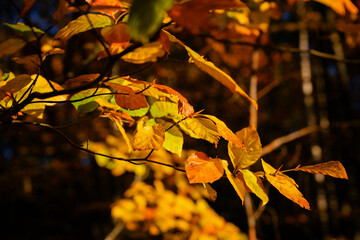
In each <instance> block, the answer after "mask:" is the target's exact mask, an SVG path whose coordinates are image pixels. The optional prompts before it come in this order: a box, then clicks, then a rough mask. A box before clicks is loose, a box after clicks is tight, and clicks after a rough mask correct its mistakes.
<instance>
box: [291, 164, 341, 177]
mask: <svg viewBox="0 0 360 240" xmlns="http://www.w3.org/2000/svg"><path fill="white" fill-rule="evenodd" d="M296 170H298V171H303V172H309V173H318V174H324V175H329V176H331V177H336V178H344V179H348V176H347V174H346V170H345V168H344V166H343V165H342V164H341V163H340V162H338V161H330V162H326V163H319V164H316V165H312V166H304V167H300V168H296Z"/></svg>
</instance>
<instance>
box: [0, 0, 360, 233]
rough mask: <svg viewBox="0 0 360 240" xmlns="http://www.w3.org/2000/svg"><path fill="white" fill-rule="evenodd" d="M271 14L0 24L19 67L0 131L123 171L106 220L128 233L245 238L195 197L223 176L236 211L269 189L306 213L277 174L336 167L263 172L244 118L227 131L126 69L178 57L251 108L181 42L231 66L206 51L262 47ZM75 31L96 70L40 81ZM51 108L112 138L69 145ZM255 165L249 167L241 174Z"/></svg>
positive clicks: (91, 13) (62, 9)
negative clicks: (127, 181)
mask: <svg viewBox="0 0 360 240" xmlns="http://www.w3.org/2000/svg"><path fill="white" fill-rule="evenodd" d="M314 1H316V2H318V3H321V4H324V5H326V6H328V7H330V8H331V9H332V10H333V11H335V12H336V13H337V14H339V15H341V16H345V15H346V14H350V15H351V14H357V13H358V8H357V7H356V6H355V5H354V4H353V3H352V2H351V1H350V0H333V1H330V0H314ZM24 2H25V4H24V6H22V8H21V9H20V13H19V14H20V15H19V16H20V18H21V17H24V19H26V18H25V16H26V14H27V12H28V11H30V9H31V8H32V6H33V4H34V3H35V2H36V1H24ZM297 2H302V3H303V1H295V0H294V1H290V0H289V1H288V4H289V6H295V5H296V4H297ZM307 2H308V1H305V3H307ZM279 11H280V10H279V6H277V4H276V2H268V1H243V2H241V1H236V0H219V1H212V0H190V1H173V0H153V1H141V0H133V1H120V0H119V1H117V0H87V1H86V2H84V4H78V3H77V2H76V1H73V0H70V1H65V0H59V1H58V7H57V11H56V12H55V13H54V14H53V16H52V17H53V21H54V26H55V25H57V26H59V30H58V31H57V32H56V33H55V34H54V35H52V34H50V33H49V32H48V31H49V30H50V29H40V28H37V27H35V26H33V25H31V23H30V22H28V21H23V22H24V23H23V22H18V23H16V24H10V23H4V26H5V27H6V30H7V31H9V32H11V33H12V34H13V35H12V36H14V37H9V38H8V39H3V40H2V42H1V43H0V56H1V57H2V58H7V59H8V61H12V62H14V63H16V64H18V65H20V66H21V69H22V71H18V70H17V69H18V68H17V69H15V68H14V70H13V69H9V70H8V71H7V70H6V69H1V70H0V71H1V81H0V106H1V109H0V124H1V125H2V127H3V126H4V128H2V129H3V130H2V131H3V132H4V133H5V132H6V131H5V128H7V126H10V125H32V126H37V127H39V128H40V129H41V128H45V129H48V130H49V131H51V132H52V133H54V134H57V135H59V136H60V137H61V138H62V139H63V140H64V141H66V142H67V143H68V144H69V145H70V146H72V147H73V148H74V149H77V150H78V151H80V152H82V153H83V154H87V155H91V156H93V157H94V158H95V160H96V162H97V164H98V165H99V166H101V167H104V168H108V169H109V170H110V171H111V172H112V174H113V175H114V176H120V175H123V174H125V173H128V172H131V173H134V175H135V176H136V180H134V182H133V184H132V185H131V186H130V187H129V189H127V190H126V192H125V193H124V197H123V198H121V199H118V200H116V201H115V202H114V203H113V204H112V205H111V214H112V217H113V219H114V220H115V221H116V222H119V223H121V224H122V226H123V228H125V229H127V230H128V231H129V232H134V233H135V232H141V234H143V235H142V236H146V235H147V234H150V235H162V236H165V237H168V238H171V237H174V236H175V235H177V234H180V236H181V239H246V235H245V234H243V233H241V232H240V230H239V229H238V228H237V227H236V226H235V225H233V224H231V223H230V222H227V221H225V220H224V218H223V217H221V216H219V215H218V214H217V213H216V212H215V211H214V210H213V209H212V208H211V207H210V206H209V204H208V202H207V201H206V199H209V200H211V201H216V197H217V192H216V191H215V190H214V188H213V187H212V184H213V183H214V182H215V181H218V180H219V179H224V178H226V179H227V180H228V183H225V182H222V184H230V185H231V186H232V187H233V189H234V191H235V192H236V193H237V195H238V196H239V199H238V201H239V204H244V203H245V202H246V195H248V194H249V193H251V196H254V197H257V198H258V199H259V200H260V201H261V206H266V204H267V203H268V202H269V201H271V199H269V195H268V188H265V187H264V185H268V184H269V183H270V184H271V185H272V186H273V187H274V188H275V189H277V190H278V191H279V193H281V194H282V195H283V196H285V197H286V198H288V199H289V200H291V201H292V202H294V203H295V204H297V205H299V206H300V207H302V208H305V209H308V210H310V209H311V208H312V206H310V204H309V202H308V201H307V200H306V197H304V195H303V194H302V193H301V189H299V186H298V184H297V183H296V181H295V180H294V179H293V178H291V177H290V176H288V175H286V173H287V172H290V171H294V172H295V171H299V172H305V173H310V174H322V175H327V176H331V177H334V178H342V179H348V176H347V173H346V171H345V169H344V167H343V166H342V164H341V163H340V162H338V161H330V162H322V163H315V164H308V165H305V166H303V165H299V164H298V166H297V167H295V168H292V169H283V168H282V166H280V167H278V168H275V166H273V164H272V163H271V162H269V161H267V160H266V156H264V152H263V148H262V143H261V139H260V137H259V133H258V132H257V128H256V124H257V122H256V121H255V122H251V123H250V124H249V126H247V127H245V128H243V129H231V128H230V127H228V125H227V123H226V122H224V121H222V120H221V116H214V115H210V114H206V109H205V110H203V109H196V107H194V106H193V105H192V101H191V98H187V97H185V95H183V94H182V92H181V90H178V89H174V88H173V87H171V86H172V84H171V83H169V82H160V83H159V82H158V81H157V79H155V78H152V79H142V78H139V77H138V76H140V75H137V73H138V72H141V71H143V69H146V67H147V64H150V65H151V64H152V63H156V62H165V63H166V62H167V61H174V59H175V60H176V58H177V57H178V55H179V54H178V52H182V54H183V55H184V53H185V55H186V54H187V57H186V60H185V61H183V60H179V62H181V61H182V62H181V63H179V64H189V65H193V66H194V67H196V68H197V69H198V70H199V71H202V72H203V73H205V74H207V75H208V76H209V77H211V78H212V79H213V80H214V81H217V82H219V83H220V84H221V85H223V86H224V87H225V88H226V89H227V90H226V92H224V94H227V95H230V94H233V95H234V98H235V99H237V100H239V99H240V101H241V104H243V105H244V106H246V107H249V108H252V111H253V112H255V113H256V111H257V110H258V103H257V97H256V96H254V95H252V94H250V93H248V92H249V91H248V89H247V88H244V87H243V86H244V84H240V83H239V80H238V79H233V77H232V76H231V74H230V73H229V72H228V71H227V70H226V69H225V68H220V67H218V66H216V64H214V63H213V62H212V61H210V60H208V59H207V58H205V57H204V56H202V54H201V53H199V52H197V51H196V50H194V49H195V48H193V47H192V46H191V44H188V43H187V42H186V41H185V40H186V38H185V37H186V36H188V35H190V36H199V37H204V38H208V40H209V43H210V45H211V46H213V47H214V51H215V52H216V51H217V52H220V55H221V57H220V58H222V61H223V62H225V63H228V65H230V66H231V65H232V66H236V65H237V63H236V62H234V61H237V60H236V59H233V58H232V57H231V56H230V55H231V53H229V52H226V51H225V50H224V49H222V46H221V45H218V44H220V43H225V42H229V43H231V42H234V43H235V42H237V41H247V43H248V44H250V45H253V46H255V47H256V46H259V45H260V44H268V43H269V38H268V37H267V34H268V31H269V24H270V21H272V20H274V19H278V18H279V14H280V13H279ZM69 16H72V17H71V19H70V18H69ZM83 34H89V35H92V36H93V37H94V38H95V39H96V41H95V43H94V42H93V43H92V45H91V46H90V47H89V48H88V49H87V51H89V52H90V53H89V54H90V55H91V58H92V59H90V60H89V64H91V62H100V63H101V68H102V69H99V68H97V69H95V70H94V72H87V73H81V74H80V75H76V74H74V72H72V73H71V74H68V73H64V74H63V75H62V76H61V77H60V78H59V77H57V79H52V78H51V77H50V75H49V74H48V73H47V72H46V70H45V67H44V66H45V64H47V63H48V61H50V60H51V59H54V57H55V56H56V57H60V59H65V56H66V55H67V54H70V52H68V51H69V50H68V49H67V48H68V46H69V45H70V44H71V41H72V39H74V38H76V37H77V36H82V35H83ZM185 42H186V43H185ZM27 44H35V45H36V53H34V54H30V55H27V54H26V51H22V49H24V48H25V47H26V45H27ZM51 61H53V60H51ZM119 62H122V63H128V64H129V63H131V64H133V65H134V66H135V67H134V68H133V69H134V71H133V70H131V71H123V72H124V73H125V72H126V74H123V73H122V72H121V73H120V72H119V71H118V70H117V69H118V68H119V65H118V63H119ZM217 62H219V61H217ZM260 64H261V63H260ZM254 68H255V69H254ZM164 69H165V67H164ZM253 70H256V67H253ZM183 81H186V80H185V79H184V80H183ZM225 88H224V89H225ZM55 107H56V109H57V110H56V111H64V112H65V111H68V108H69V107H70V108H71V109H72V111H76V114H75V115H74V114H73V115H71V118H72V119H70V117H69V119H68V120H69V122H70V121H71V122H73V121H74V119H73V118H74V116H76V118H77V119H75V120H76V121H77V122H79V123H80V122H81V121H87V120H86V119H89V117H90V118H91V119H99V118H106V119H108V121H109V123H110V124H112V126H114V127H113V132H111V133H109V134H108V135H107V136H106V137H105V138H104V139H103V140H102V141H98V139H86V141H83V142H81V143H79V142H78V140H72V139H70V138H69V137H68V136H67V135H66V134H65V133H64V132H63V131H62V129H61V128H60V127H58V126H55V125H53V124H52V123H51V122H49V121H48V118H47V117H46V112H47V109H48V108H55ZM84 119H85V120H84ZM90 131H91V129H90ZM187 139H196V140H197V141H206V142H208V143H210V144H212V145H213V147H214V148H216V147H217V146H218V144H219V142H220V141H224V142H226V144H227V157H218V155H214V156H211V155H210V154H209V153H205V152H202V151H199V150H196V149H185V148H184V144H185V143H186V142H185V141H186V140H187ZM192 141H194V140H192ZM272 150H273V149H272ZM219 155H220V154H219ZM221 156H224V155H223V154H221ZM260 163H261V164H260ZM255 164H258V165H257V166H258V167H257V168H253V167H254V165H255ZM259 166H260V168H259ZM255 169H256V170H255Z"/></svg>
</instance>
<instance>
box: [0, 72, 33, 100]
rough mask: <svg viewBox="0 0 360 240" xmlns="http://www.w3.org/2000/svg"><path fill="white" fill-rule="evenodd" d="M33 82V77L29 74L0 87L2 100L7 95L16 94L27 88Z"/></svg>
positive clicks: (17, 77)
mask: <svg viewBox="0 0 360 240" xmlns="http://www.w3.org/2000/svg"><path fill="white" fill-rule="evenodd" d="M31 81H32V79H31V76H30V75H27V74H22V75H18V76H16V77H15V78H13V79H11V80H8V81H6V84H5V85H3V86H1V87H0V100H2V99H3V98H4V97H6V96H7V93H16V92H17V91H20V90H21V89H22V88H24V87H26V86H27V85H28V84H29V83H30V82H31Z"/></svg>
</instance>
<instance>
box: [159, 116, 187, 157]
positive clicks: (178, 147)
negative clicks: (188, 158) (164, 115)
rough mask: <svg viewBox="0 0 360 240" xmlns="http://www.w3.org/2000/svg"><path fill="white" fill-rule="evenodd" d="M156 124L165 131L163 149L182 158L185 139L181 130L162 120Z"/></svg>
mask: <svg viewBox="0 0 360 240" xmlns="http://www.w3.org/2000/svg"><path fill="white" fill-rule="evenodd" d="M156 122H158V123H160V124H161V126H162V127H163V129H164V130H165V141H164V143H163V147H164V148H165V149H166V150H168V151H169V152H172V153H175V154H177V155H179V156H180V157H181V152H182V148H183V144H184V137H183V134H182V132H181V131H180V129H179V128H178V127H177V126H174V124H173V123H171V122H166V121H164V120H162V119H157V120H156ZM170 127H171V128H170Z"/></svg>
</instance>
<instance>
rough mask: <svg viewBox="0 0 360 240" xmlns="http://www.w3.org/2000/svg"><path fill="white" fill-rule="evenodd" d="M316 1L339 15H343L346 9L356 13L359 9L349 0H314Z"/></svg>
mask: <svg viewBox="0 0 360 240" xmlns="http://www.w3.org/2000/svg"><path fill="white" fill-rule="evenodd" d="M314 1H316V2H319V3H322V4H324V5H326V6H328V7H330V8H331V9H332V10H334V12H336V13H337V14H339V15H342V16H344V15H345V14H346V11H349V12H350V13H352V14H357V13H358V12H359V9H358V8H357V7H356V6H355V5H354V3H352V1H351V0H314Z"/></svg>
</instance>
